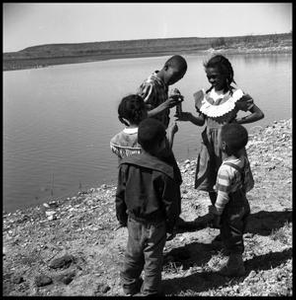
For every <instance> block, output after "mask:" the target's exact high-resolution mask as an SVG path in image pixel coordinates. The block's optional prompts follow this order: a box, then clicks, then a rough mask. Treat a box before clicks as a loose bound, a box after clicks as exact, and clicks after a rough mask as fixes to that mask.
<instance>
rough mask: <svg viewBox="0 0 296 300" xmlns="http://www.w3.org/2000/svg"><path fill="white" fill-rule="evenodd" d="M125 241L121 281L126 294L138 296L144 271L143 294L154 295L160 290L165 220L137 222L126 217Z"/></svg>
mask: <svg viewBox="0 0 296 300" xmlns="http://www.w3.org/2000/svg"><path fill="white" fill-rule="evenodd" d="M127 227H128V242H127V248H126V252H125V257H124V264H123V269H122V271H121V273H120V274H121V281H122V286H123V291H124V292H125V293H126V294H134V293H137V292H138V291H137V288H138V285H139V281H140V276H141V273H142V271H143V270H144V281H143V284H142V293H143V294H144V295H145V296H146V295H147V296H148V295H157V294H158V293H159V291H160V283H161V272H162V264H163V248H164V245H165V242H166V224H165V221H157V222H153V223H146V222H139V221H136V220H134V219H133V218H131V217H129V218H128V223H127Z"/></svg>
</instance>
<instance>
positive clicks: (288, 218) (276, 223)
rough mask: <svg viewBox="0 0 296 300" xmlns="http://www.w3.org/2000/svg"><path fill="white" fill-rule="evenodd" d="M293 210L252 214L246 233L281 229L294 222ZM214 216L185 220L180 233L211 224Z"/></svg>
mask: <svg viewBox="0 0 296 300" xmlns="http://www.w3.org/2000/svg"><path fill="white" fill-rule="evenodd" d="M292 217H293V216H292V211H272V212H269V211H259V212H257V213H255V214H251V215H250V216H249V219H248V225H247V228H246V233H247V232H249V233H253V234H259V235H264V236H266V235H270V234H271V233H272V231H273V230H276V229H279V228H281V227H283V226H284V225H285V223H286V222H289V223H290V222H292ZM211 220H212V217H211V216H210V215H209V214H207V215H204V216H201V217H198V218H196V219H195V220H193V221H189V222H184V223H183V224H181V226H180V228H178V233H183V232H193V231H197V230H201V229H203V228H206V227H208V226H211Z"/></svg>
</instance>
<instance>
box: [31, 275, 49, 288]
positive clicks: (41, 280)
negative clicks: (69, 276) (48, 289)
mask: <svg viewBox="0 0 296 300" xmlns="http://www.w3.org/2000/svg"><path fill="white" fill-rule="evenodd" d="M51 283H52V279H51V278H50V277H49V276H47V275H43V274H42V275H38V276H37V277H36V278H35V284H36V285H37V286H38V287H41V286H46V285H49V284H51Z"/></svg>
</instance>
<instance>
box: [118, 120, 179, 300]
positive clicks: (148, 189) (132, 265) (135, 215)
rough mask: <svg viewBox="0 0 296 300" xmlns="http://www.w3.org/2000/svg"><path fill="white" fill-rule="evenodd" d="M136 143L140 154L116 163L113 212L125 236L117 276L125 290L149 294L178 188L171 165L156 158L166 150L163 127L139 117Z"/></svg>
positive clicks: (156, 286)
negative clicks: (122, 227) (119, 272)
mask: <svg viewBox="0 0 296 300" xmlns="http://www.w3.org/2000/svg"><path fill="white" fill-rule="evenodd" d="M138 142H139V144H140V145H141V147H142V153H141V154H134V155H132V156H130V157H126V158H124V159H123V160H122V161H121V163H120V165H119V176H118V185H117V191H116V216H117V219H118V221H119V223H120V224H121V225H122V226H127V227H128V235H129V236H128V243H127V248H126V253H125V259H124V265H123V269H122V271H121V280H122V284H123V291H124V292H125V294H128V295H134V294H136V293H138V292H140V290H141V291H142V293H143V294H144V295H145V296H153V295H159V294H160V283H161V271H162V263H163V248H164V245H165V242H166V234H167V233H171V232H172V230H173V227H174V226H175V223H176V221H177V218H178V216H179V214H180V210H179V201H180V199H179V193H178V192H177V190H178V188H179V186H178V184H176V182H175V181H174V171H173V167H172V166H170V165H168V164H167V163H165V162H164V161H163V160H160V158H159V157H164V156H165V154H164V153H166V152H167V140H166V131H165V127H164V126H163V125H162V124H161V123H160V122H159V121H158V120H155V119H153V118H147V119H145V120H143V121H142V122H141V123H140V124H139V128H138ZM142 270H144V272H145V277H144V281H143V280H142V278H141V276H140V275H141V272H142ZM142 283H143V284H142ZM141 286H142V289H141Z"/></svg>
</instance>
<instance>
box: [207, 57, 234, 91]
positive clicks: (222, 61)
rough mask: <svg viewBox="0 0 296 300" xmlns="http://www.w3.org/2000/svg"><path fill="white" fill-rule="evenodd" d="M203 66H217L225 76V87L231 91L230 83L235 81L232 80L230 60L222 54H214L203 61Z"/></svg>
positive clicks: (232, 73)
mask: <svg viewBox="0 0 296 300" xmlns="http://www.w3.org/2000/svg"><path fill="white" fill-rule="evenodd" d="M204 67H205V68H206V69H208V68H217V69H218V70H219V72H220V73H221V74H223V75H225V76H226V87H225V89H227V90H229V91H230V92H231V93H232V90H233V87H232V86H231V83H232V82H233V83H235V84H236V82H235V81H234V78H233V77H234V72H233V69H232V65H231V63H230V61H229V60H228V59H227V58H226V57H225V56H223V55H220V54H218V55H215V56H213V57H212V58H211V59H209V60H208V61H207V62H206V63H204Z"/></svg>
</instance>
